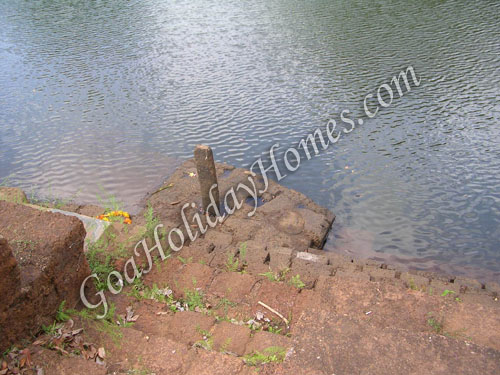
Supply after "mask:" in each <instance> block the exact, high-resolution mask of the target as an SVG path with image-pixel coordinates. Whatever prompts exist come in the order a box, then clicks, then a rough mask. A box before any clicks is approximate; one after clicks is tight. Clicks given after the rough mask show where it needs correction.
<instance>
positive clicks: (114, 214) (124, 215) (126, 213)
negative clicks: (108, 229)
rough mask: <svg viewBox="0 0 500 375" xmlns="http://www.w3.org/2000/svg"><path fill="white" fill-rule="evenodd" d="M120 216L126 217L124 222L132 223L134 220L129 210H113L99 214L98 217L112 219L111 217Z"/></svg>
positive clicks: (105, 219) (106, 219)
mask: <svg viewBox="0 0 500 375" xmlns="http://www.w3.org/2000/svg"><path fill="white" fill-rule="evenodd" d="M119 216H121V217H124V218H125V219H124V220H123V222H124V223H125V224H132V220H131V219H130V214H129V213H128V212H125V211H111V212H108V213H107V214H103V215H99V216H98V217H97V218H98V219H99V220H104V221H111V220H110V218H112V217H119Z"/></svg>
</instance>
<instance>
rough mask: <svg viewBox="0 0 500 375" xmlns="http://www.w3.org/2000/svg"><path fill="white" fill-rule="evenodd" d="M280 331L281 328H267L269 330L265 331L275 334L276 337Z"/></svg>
mask: <svg viewBox="0 0 500 375" xmlns="http://www.w3.org/2000/svg"><path fill="white" fill-rule="evenodd" d="M282 330H283V328H278V326H269V328H268V329H267V331H268V332H271V333H275V334H277V335H279V334H280V333H281V331H282Z"/></svg>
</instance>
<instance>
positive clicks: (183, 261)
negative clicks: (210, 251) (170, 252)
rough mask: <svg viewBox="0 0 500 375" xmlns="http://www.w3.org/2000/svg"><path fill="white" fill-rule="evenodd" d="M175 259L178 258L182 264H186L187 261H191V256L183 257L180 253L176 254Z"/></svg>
mask: <svg viewBox="0 0 500 375" xmlns="http://www.w3.org/2000/svg"><path fill="white" fill-rule="evenodd" d="M177 259H179V260H180V261H181V263H182V264H188V263H191V262H192V261H193V257H189V258H183V257H181V256H180V255H178V256H177Z"/></svg>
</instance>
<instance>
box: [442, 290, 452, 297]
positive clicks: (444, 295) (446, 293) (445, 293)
mask: <svg viewBox="0 0 500 375" xmlns="http://www.w3.org/2000/svg"><path fill="white" fill-rule="evenodd" d="M449 294H455V292H454V291H453V290H449V289H445V291H444V292H443V293H441V297H446V296H447V295H449Z"/></svg>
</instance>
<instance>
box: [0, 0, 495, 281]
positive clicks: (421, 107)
mask: <svg viewBox="0 0 500 375" xmlns="http://www.w3.org/2000/svg"><path fill="white" fill-rule="evenodd" d="M499 16H500V3H499V2H498V1H496V0H492V1H475V2H468V1H421V2H416V3H412V2H408V1H404V0H402V1H388V0H379V1H377V2H373V1H368V0H366V1H326V0H325V1H309V2H302V1H291V0H281V1H280V0H266V1H260V0H256V1H255V0H254V1H242V0H237V1H236V0H235V1H228V2H224V4H221V2H217V1H199V0H190V1H168V2H167V1H163V2H160V1H152V0H140V1H119V0H117V1H62V0H50V1H48V0H46V1H14V0H11V1H4V2H1V3H0V161H1V162H0V178H6V177H9V180H8V182H9V184H10V185H16V186H20V187H22V188H24V189H25V190H27V191H28V192H30V191H33V193H34V194H36V195H41V196H60V197H65V198H70V197H73V198H75V199H76V200H77V201H80V202H93V201H95V200H96V195H100V196H104V195H106V194H114V195H116V196H118V198H120V199H122V200H125V202H126V204H127V206H128V207H129V208H132V209H133V206H134V202H137V201H138V200H139V199H140V198H141V197H142V196H143V195H144V194H145V192H146V191H150V190H151V189H153V188H154V186H156V185H158V184H159V183H161V181H162V179H163V178H164V177H165V176H167V175H168V174H169V173H171V171H172V170H173V168H175V167H176V166H177V165H178V164H179V163H180V161H181V160H182V159H184V158H186V157H190V156H191V154H192V150H193V147H194V145H195V144H197V143H205V144H209V145H211V146H212V147H213V148H214V152H215V154H216V157H217V160H218V161H225V162H228V163H231V164H235V165H238V166H244V167H248V166H249V165H250V163H251V162H253V161H254V160H255V158H256V157H258V156H260V155H261V153H262V152H264V151H266V150H268V149H269V147H270V146H271V145H272V144H273V143H275V142H278V143H280V145H281V147H282V148H283V149H285V148H287V147H290V146H293V145H296V144H297V142H298V140H299V139H300V138H302V137H303V136H305V135H306V134H307V133H309V132H311V131H312V130H314V129H315V128H317V127H318V126H322V125H324V123H325V122H326V121H327V120H328V119H330V118H337V119H338V116H339V113H340V111H341V110H343V109H349V110H350V111H351V114H352V117H353V118H359V117H361V116H362V115H363V113H362V101H363V98H364V97H365V95H366V94H368V93H373V92H375V90H376V89H377V87H378V86H379V85H380V84H381V83H384V82H388V81H390V78H391V77H392V76H393V75H394V74H397V73H398V72H399V71H400V70H401V69H403V68H405V67H407V66H408V65H411V66H413V67H414V68H415V70H416V72H417V74H418V75H419V77H421V78H422V83H421V85H420V86H419V87H415V88H413V89H412V91H411V92H410V93H408V94H407V95H405V96H404V97H403V98H398V99H397V100H396V99H395V100H394V103H393V104H392V105H391V106H390V107H388V108H384V109H383V110H381V111H380V112H379V113H378V114H377V116H376V117H375V118H373V119H367V118H366V116H364V119H365V123H364V125H363V126H360V127H358V128H357V129H355V131H353V132H352V133H350V134H348V135H346V136H345V137H343V138H342V139H341V141H339V143H338V144H336V145H333V146H331V147H330V148H329V149H327V150H325V151H323V152H322V153H321V154H320V155H319V156H317V157H316V158H314V159H313V160H311V161H309V162H307V163H303V164H302V166H301V167H300V169H299V170H297V171H296V172H295V173H293V174H289V175H288V176H287V177H286V178H285V179H284V180H282V181H281V183H283V184H284V185H286V186H289V187H292V188H294V189H296V190H299V191H301V192H303V193H305V194H306V195H308V196H310V197H311V198H312V199H314V200H315V201H316V202H318V203H319V204H322V205H325V206H327V207H329V208H330V209H331V210H332V211H334V212H335V214H336V215H337V220H336V222H335V224H334V228H333V231H332V233H331V234H330V238H329V241H328V242H327V248H329V249H335V250H336V251H339V252H350V253H354V254H357V255H361V256H365V257H372V258H377V259H389V260H391V261H393V262H398V263H401V264H405V265H409V266H412V267H415V268H419V269H431V270H443V271H448V272H454V273H457V274H463V275H468V276H473V277H479V278H481V279H483V280H490V279H493V280H497V281H498V280H500V241H499V238H500V142H499V140H500V121H499V118H500V100H499V98H500V84H499V83H500V82H499V81H500V78H499V77H500V62H499V58H498V56H500V22H499V18H500V17H499ZM104 192H106V193H104Z"/></svg>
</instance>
